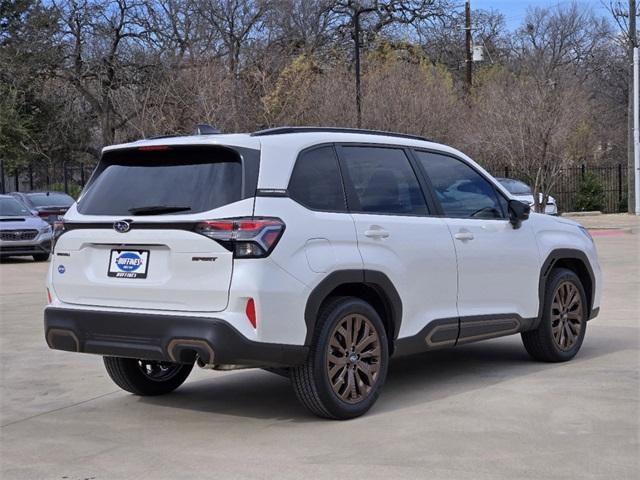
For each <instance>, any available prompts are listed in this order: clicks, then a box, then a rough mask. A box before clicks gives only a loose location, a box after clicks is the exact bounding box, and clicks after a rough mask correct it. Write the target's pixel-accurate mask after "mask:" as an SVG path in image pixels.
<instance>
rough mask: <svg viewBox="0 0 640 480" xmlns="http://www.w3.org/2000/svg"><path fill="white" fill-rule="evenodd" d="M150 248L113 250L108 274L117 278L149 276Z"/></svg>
mask: <svg viewBox="0 0 640 480" xmlns="http://www.w3.org/2000/svg"><path fill="white" fill-rule="evenodd" d="M148 268H149V250H111V258H110V260H109V271H108V272H107V275H109V276H110V277H117V278H147V269H148Z"/></svg>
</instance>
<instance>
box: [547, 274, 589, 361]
mask: <svg viewBox="0 0 640 480" xmlns="http://www.w3.org/2000/svg"><path fill="white" fill-rule="evenodd" d="M583 322H584V309H583V306H582V296H581V295H580V291H579V290H578V288H577V287H576V286H575V285H574V284H573V283H572V282H568V281H566V282H562V283H560V285H558V287H557V288H556V291H555V293H554V295H553V302H552V303H551V332H552V333H553V340H554V341H555V343H556V345H557V346H558V347H559V348H560V350H563V351H566V350H570V349H571V348H572V347H573V346H574V345H575V343H576V341H577V340H578V338H580V332H581V330H582V328H583Z"/></svg>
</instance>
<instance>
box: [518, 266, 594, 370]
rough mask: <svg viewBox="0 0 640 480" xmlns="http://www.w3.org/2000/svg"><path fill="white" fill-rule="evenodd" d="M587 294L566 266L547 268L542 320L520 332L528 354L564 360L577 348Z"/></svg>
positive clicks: (544, 359) (584, 322)
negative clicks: (531, 328) (549, 272)
mask: <svg viewBox="0 0 640 480" xmlns="http://www.w3.org/2000/svg"><path fill="white" fill-rule="evenodd" d="M587 315H588V306H587V296H586V294H585V291H584V288H583V286H582V282H581V281H580V279H579V278H578V276H577V275H576V274H575V273H574V272H572V271H571V270H568V269H566V268H557V269H554V270H552V271H551V274H550V275H549V279H548V280H547V285H546V289H545V295H544V306H543V310H542V320H541V321H540V325H538V328H537V329H535V330H531V331H529V332H523V333H522V342H523V343H524V347H525V348H526V350H527V352H528V353H529V355H531V356H532V357H533V358H535V359H536V360H540V361H542V362H566V361H568V360H571V359H572V358H573V357H575V355H576V354H577V353H578V351H579V350H580V347H581V346H582V342H583V340H584V336H585V333H586V331H587V318H588V317H587Z"/></svg>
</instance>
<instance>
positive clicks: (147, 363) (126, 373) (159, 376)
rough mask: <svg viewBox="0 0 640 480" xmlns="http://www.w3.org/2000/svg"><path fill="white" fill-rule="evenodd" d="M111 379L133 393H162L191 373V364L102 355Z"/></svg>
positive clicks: (174, 386) (181, 381)
mask: <svg viewBox="0 0 640 480" xmlns="http://www.w3.org/2000/svg"><path fill="white" fill-rule="evenodd" d="M103 360H104V366H105V368H106V369H107V373H108V374H109V377H111V380H113V382H114V383H115V384H116V385H118V386H119V387H120V388H121V389H123V390H126V391H127V392H130V393H133V394H135V395H142V396H151V395H163V394H165V393H169V392H172V391H174V390H175V389H176V388H178V387H179V386H180V385H182V384H183V383H184V381H185V380H186V379H187V377H188V376H189V373H191V369H192V368H193V364H181V363H171V362H156V361H152V360H137V359H135V358H121V357H103Z"/></svg>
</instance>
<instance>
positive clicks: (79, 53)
mask: <svg viewBox="0 0 640 480" xmlns="http://www.w3.org/2000/svg"><path fill="white" fill-rule="evenodd" d="M55 7H56V9H57V11H58V14H59V17H60V21H61V30H60V39H59V42H60V47H61V49H62V51H63V58H62V59H61V62H60V64H57V65H52V70H53V74H54V75H56V76H57V77H59V78H62V79H64V80H66V81H67V82H69V83H70V84H71V85H73V87H74V88H75V89H76V90H77V91H78V93H79V94H80V95H81V96H82V98H84V100H85V101H86V102H87V103H88V104H89V105H90V107H91V109H92V111H93V112H94V114H95V116H96V119H97V122H98V125H99V128H100V135H99V139H100V142H101V144H103V145H107V144H110V143H113V142H114V140H115V138H116V132H117V131H118V130H119V129H121V128H122V127H124V126H125V125H126V124H127V122H129V120H130V119H131V115H132V114H135V113H134V112H129V111H122V110H118V109H116V107H115V104H114V96H115V95H116V94H117V93H118V92H119V91H120V90H121V89H124V88H131V87H133V86H135V85H138V84H139V83H140V82H142V81H143V79H144V73H145V70H147V69H148V68H150V67H152V66H153V61H150V59H149V57H148V56H147V55H145V52H144V49H143V48H142V47H141V45H140V42H142V40H143V38H144V36H145V33H146V32H145V30H144V29H143V26H142V25H141V24H140V22H139V19H140V18H141V14H142V7H143V3H142V2H140V1H138V0H105V1H102V2H95V3H89V1H88V0H65V1H64V2H61V3H55Z"/></svg>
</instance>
